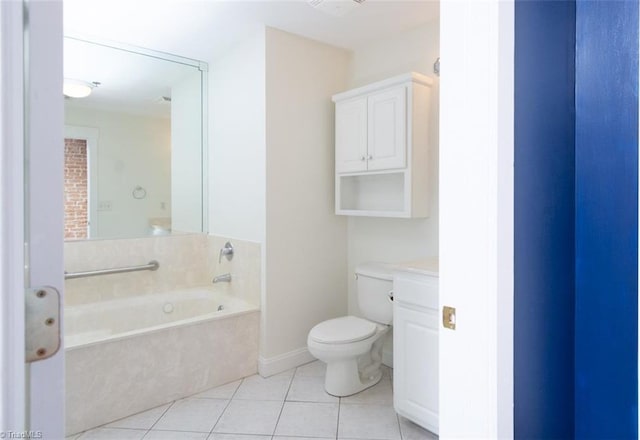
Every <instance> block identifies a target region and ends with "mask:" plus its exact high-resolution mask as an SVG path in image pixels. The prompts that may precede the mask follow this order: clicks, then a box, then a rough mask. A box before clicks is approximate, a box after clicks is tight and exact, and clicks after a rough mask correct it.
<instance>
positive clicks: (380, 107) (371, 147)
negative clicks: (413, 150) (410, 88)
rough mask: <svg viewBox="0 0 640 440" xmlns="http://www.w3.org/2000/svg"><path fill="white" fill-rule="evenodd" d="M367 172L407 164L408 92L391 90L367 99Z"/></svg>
mask: <svg viewBox="0 0 640 440" xmlns="http://www.w3.org/2000/svg"><path fill="white" fill-rule="evenodd" d="M368 116H369V128H368V152H369V154H368V156H367V158H368V169H369V170H386V169H394V168H404V167H405V166H406V165H407V89H406V87H405V86H398V87H394V88H392V89H389V90H385V91H382V92H378V93H375V94H372V95H370V96H369V101H368Z"/></svg>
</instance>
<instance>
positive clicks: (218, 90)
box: [209, 29, 266, 242]
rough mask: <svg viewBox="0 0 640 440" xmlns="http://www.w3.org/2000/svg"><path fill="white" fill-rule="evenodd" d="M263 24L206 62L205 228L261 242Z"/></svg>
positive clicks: (262, 231) (263, 174)
mask: <svg viewBox="0 0 640 440" xmlns="http://www.w3.org/2000/svg"><path fill="white" fill-rule="evenodd" d="M264 39H265V36H264V29H263V30H262V32H260V33H258V34H256V35H253V36H251V37H249V38H248V39H247V40H246V41H244V42H242V43H240V44H238V45H237V46H235V47H233V48H231V49H230V50H229V51H228V52H227V53H225V54H224V55H223V56H221V57H219V58H217V59H215V60H213V61H212V62H211V63H210V64H209V133H210V136H209V222H210V225H209V231H210V232H211V233H214V234H217V235H224V236H228V237H234V238H240V239H244V240H251V241H256V242H262V241H263V240H264V224H265V154H266V151H265V70H264V69H265V67H264V65H265V64H264V63H265V61H264V60H265V48H264Z"/></svg>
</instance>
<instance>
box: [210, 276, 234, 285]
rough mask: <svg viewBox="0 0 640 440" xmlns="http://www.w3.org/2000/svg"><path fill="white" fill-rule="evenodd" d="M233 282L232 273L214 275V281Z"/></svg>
mask: <svg viewBox="0 0 640 440" xmlns="http://www.w3.org/2000/svg"><path fill="white" fill-rule="evenodd" d="M230 282H231V274H230V273H225V274H222V275H218V276H215V277H213V283H214V284H215V283H230Z"/></svg>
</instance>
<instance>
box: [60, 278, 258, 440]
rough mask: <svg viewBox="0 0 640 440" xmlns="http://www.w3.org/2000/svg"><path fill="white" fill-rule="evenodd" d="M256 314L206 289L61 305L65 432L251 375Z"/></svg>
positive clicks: (255, 353) (254, 366) (243, 304)
mask: <svg viewBox="0 0 640 440" xmlns="http://www.w3.org/2000/svg"><path fill="white" fill-rule="evenodd" d="M259 314H260V312H259V309H258V307H257V306H255V305H253V304H249V303H247V302H245V301H243V300H241V299H238V298H235V297H232V296H230V295H228V294H226V293H224V292H223V291H221V290H220V289H214V288H208V287H205V288H195V289H185V290H180V291H175V292H169V293H158V294H152V295H141V296H134V297H128V298H124V299H118V300H111V301H104V302H99V303H92V304H83V305H78V306H70V307H65V310H64V317H65V359H66V414H67V415H66V432H67V435H71V434H75V433H77V432H80V431H84V430H86V429H90V428H93V427H96V426H99V425H102V424H105V423H108V422H111V421H113V420H117V419H119V418H122V417H126V416H128V415H131V414H134V413H137V412H140V411H144V410H146V409H150V408H153V407H155V406H158V405H161V404H163V403H166V402H170V401H172V400H176V399H180V398H183V397H186V396H189V395H191V394H195V393H198V392H200V391H203V390H205V389H208V388H211V387H214V386H217V385H221V384H223V383H227V382H231V381H233V380H236V379H239V378H241V377H245V376H249V375H252V374H255V373H256V370H257V358H258V337H259V333H258V332H259V318H260V317H259Z"/></svg>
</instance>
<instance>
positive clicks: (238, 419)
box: [67, 361, 437, 440]
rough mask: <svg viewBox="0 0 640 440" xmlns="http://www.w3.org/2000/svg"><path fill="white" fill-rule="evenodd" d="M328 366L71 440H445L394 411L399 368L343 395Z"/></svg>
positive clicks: (239, 387) (166, 408)
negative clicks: (330, 381)
mask: <svg viewBox="0 0 640 440" xmlns="http://www.w3.org/2000/svg"><path fill="white" fill-rule="evenodd" d="M324 368H325V365H324V364H323V363H322V362H320V361H315V362H312V363H309V364H306V365H303V366H301V367H298V368H296V369H293V370H290V371H287V372H284V373H281V374H278V375H276V376H272V377H269V378H266V379H263V378H262V377H260V376H257V375H256V376H251V377H247V378H244V379H242V380H239V381H237V382H233V383H229V384H226V385H222V386H220V387H217V388H213V389H210V390H207V391H205V392H203V393H200V394H196V395H193V396H191V397H188V398H186V399H182V400H177V401H175V402H172V403H170V404H167V405H163V406H160V407H158V408H154V409H151V410H149V411H145V412H143V413H139V414H135V415H133V416H130V417H127V418H124V419H121V420H118V421H115V422H113V423H110V424H108V425H104V426H101V427H99V428H96V429H93V430H91V431H86V432H84V433H81V434H77V435H74V436H70V437H67V440H90V439H104V440H107V439H114V440H129V439H131V440H139V439H144V440H181V439H185V440H191V439H192V440H268V439H273V440H313V439H316V440H327V439H359V440H423V439H437V436H436V435H434V434H432V433H430V432H428V431H425V430H424V429H422V428H420V427H419V426H417V425H415V424H413V423H411V422H410V421H408V420H406V419H404V418H403V417H400V416H398V415H397V414H396V412H395V411H394V409H393V394H392V377H391V369H389V368H386V367H384V368H385V371H384V376H383V378H382V380H381V381H380V383H378V384H377V385H376V386H374V387H372V388H369V389H368V390H365V391H363V392H361V393H358V394H356V395H354V396H349V397H342V398H337V397H333V396H330V395H329V394H327V393H325V391H324V385H323V381H324Z"/></svg>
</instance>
